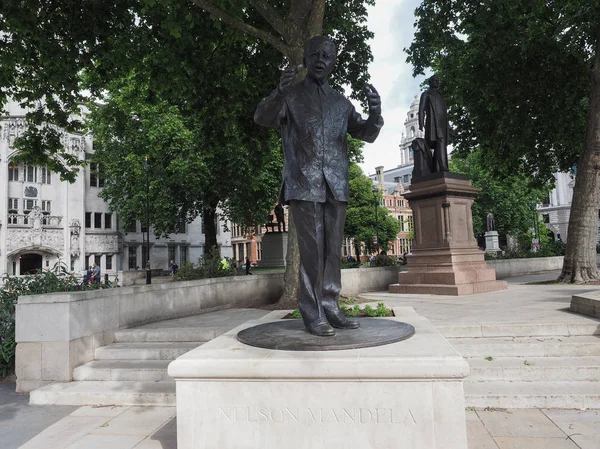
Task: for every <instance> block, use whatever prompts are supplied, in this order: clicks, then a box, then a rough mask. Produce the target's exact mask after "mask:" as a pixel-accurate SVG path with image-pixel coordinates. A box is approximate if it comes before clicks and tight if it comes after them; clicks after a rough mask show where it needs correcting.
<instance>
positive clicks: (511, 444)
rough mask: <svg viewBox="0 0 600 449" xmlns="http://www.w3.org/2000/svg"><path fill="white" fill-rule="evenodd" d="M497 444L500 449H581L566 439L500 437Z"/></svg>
mask: <svg viewBox="0 0 600 449" xmlns="http://www.w3.org/2000/svg"><path fill="white" fill-rule="evenodd" d="M496 443H498V447H499V448H500V449H579V447H578V446H577V445H576V444H575V443H573V442H572V441H570V440H568V439H566V438H523V437H499V438H496Z"/></svg>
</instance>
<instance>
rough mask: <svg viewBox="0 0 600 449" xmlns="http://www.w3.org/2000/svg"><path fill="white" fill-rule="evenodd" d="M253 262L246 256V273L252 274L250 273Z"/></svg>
mask: <svg viewBox="0 0 600 449" xmlns="http://www.w3.org/2000/svg"><path fill="white" fill-rule="evenodd" d="M251 265H252V264H251V262H250V259H249V258H248V257H247V256H246V275H249V274H252V273H250V266H251Z"/></svg>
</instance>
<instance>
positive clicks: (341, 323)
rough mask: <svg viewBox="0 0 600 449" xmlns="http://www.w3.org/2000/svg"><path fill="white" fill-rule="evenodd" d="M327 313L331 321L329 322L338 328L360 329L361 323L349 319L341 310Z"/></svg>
mask: <svg viewBox="0 0 600 449" xmlns="http://www.w3.org/2000/svg"><path fill="white" fill-rule="evenodd" d="M325 315H326V316H327V321H329V324H331V325H332V326H333V327H336V328H338V329H358V328H359V327H360V323H359V322H358V321H356V320H349V319H348V318H346V316H345V315H344V314H343V313H342V311H341V310H340V311H339V312H337V313H327V312H325Z"/></svg>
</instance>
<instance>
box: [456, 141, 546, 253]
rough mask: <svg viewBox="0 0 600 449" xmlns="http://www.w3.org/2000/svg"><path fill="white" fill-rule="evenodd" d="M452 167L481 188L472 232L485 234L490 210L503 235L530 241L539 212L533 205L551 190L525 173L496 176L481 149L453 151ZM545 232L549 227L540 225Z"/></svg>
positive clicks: (474, 209)
mask: <svg viewBox="0 0 600 449" xmlns="http://www.w3.org/2000/svg"><path fill="white" fill-rule="evenodd" d="M450 170H451V171H453V172H456V173H464V174H465V175H467V176H468V177H469V179H470V180H471V182H472V183H473V185H474V186H475V187H478V188H480V189H481V192H479V193H478V194H477V198H475V202H474V203H473V231H474V233H475V236H478V237H481V236H483V234H484V233H485V231H486V229H485V219H486V216H487V214H488V212H492V213H493V214H494V221H495V224H496V231H498V234H500V235H501V236H505V235H507V234H508V235H510V236H512V237H515V238H518V239H519V241H520V242H521V243H523V244H524V243H525V242H528V243H527V245H526V246H525V249H528V248H529V244H530V242H531V229H532V228H533V227H534V220H536V222H535V224H536V225H537V216H538V215H539V214H538V213H537V212H535V211H534V210H533V209H532V206H531V205H532V204H535V205H537V204H539V203H541V202H542V201H543V199H544V198H545V197H546V196H547V195H548V191H549V189H548V188H546V189H541V188H537V187H535V186H534V185H533V184H534V183H533V182H532V180H531V178H530V177H528V176H525V175H523V174H518V173H517V174H511V175H505V176H497V175H494V174H493V173H492V171H491V170H490V169H489V167H488V166H487V165H486V163H485V160H484V157H483V155H482V153H481V151H477V150H475V151H473V152H471V153H469V154H467V155H466V156H465V155H459V154H454V155H452V158H451V159H450ZM540 229H541V230H542V231H544V230H545V229H546V227H545V226H543V225H542V226H541V228H540Z"/></svg>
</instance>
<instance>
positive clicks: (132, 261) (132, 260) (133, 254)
mask: <svg viewBox="0 0 600 449" xmlns="http://www.w3.org/2000/svg"><path fill="white" fill-rule="evenodd" d="M137 267H138V263H137V247H135V246H130V247H129V258H128V268H129V269H130V270H137Z"/></svg>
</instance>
